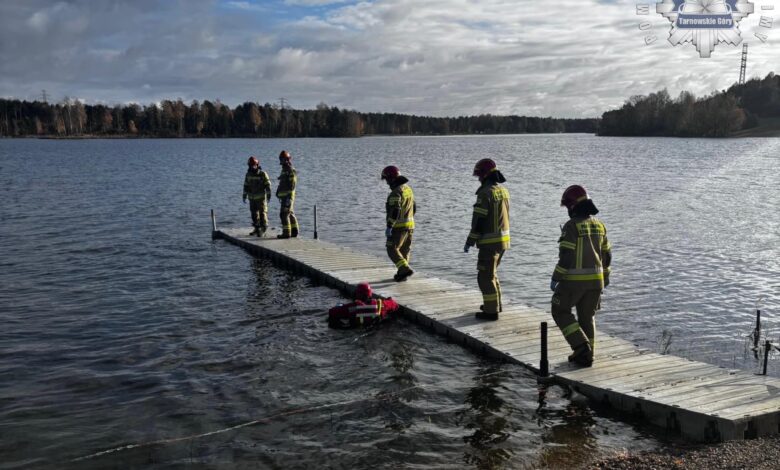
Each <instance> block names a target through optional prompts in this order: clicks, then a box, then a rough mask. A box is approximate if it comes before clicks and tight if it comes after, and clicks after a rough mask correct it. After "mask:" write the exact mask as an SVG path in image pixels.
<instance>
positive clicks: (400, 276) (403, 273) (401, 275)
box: [393, 268, 414, 282]
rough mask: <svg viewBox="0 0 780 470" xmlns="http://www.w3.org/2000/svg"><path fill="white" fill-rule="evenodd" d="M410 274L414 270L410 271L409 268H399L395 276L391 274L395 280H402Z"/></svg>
mask: <svg viewBox="0 0 780 470" xmlns="http://www.w3.org/2000/svg"><path fill="white" fill-rule="evenodd" d="M412 274H414V271H412V270H411V269H410V268H406V270H404V271H401V270H399V271H398V272H397V273H396V274H395V276H393V279H394V280H395V282H403V281H405V280H406V279H407V278H409V276H411V275H412Z"/></svg>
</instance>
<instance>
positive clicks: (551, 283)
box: [550, 279, 558, 292]
mask: <svg viewBox="0 0 780 470" xmlns="http://www.w3.org/2000/svg"><path fill="white" fill-rule="evenodd" d="M556 287H558V281H556V280H555V279H550V290H551V291H553V292H555V288H556Z"/></svg>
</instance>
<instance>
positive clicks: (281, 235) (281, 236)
mask: <svg viewBox="0 0 780 470" xmlns="http://www.w3.org/2000/svg"><path fill="white" fill-rule="evenodd" d="M276 238H290V235H288V234H286V233H282V234H280V235H277V236H276Z"/></svg>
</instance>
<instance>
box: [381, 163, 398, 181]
mask: <svg viewBox="0 0 780 470" xmlns="http://www.w3.org/2000/svg"><path fill="white" fill-rule="evenodd" d="M399 176H401V170H399V169H398V167H397V166H386V167H385V169H384V170H382V179H383V180H388V181H392V180H394V179H396V178H398V177H399Z"/></svg>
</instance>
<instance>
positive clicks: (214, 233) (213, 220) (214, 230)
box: [211, 209, 217, 240]
mask: <svg viewBox="0 0 780 470" xmlns="http://www.w3.org/2000/svg"><path fill="white" fill-rule="evenodd" d="M211 239H212V240H216V239H217V216H215V215H214V209H211Z"/></svg>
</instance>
